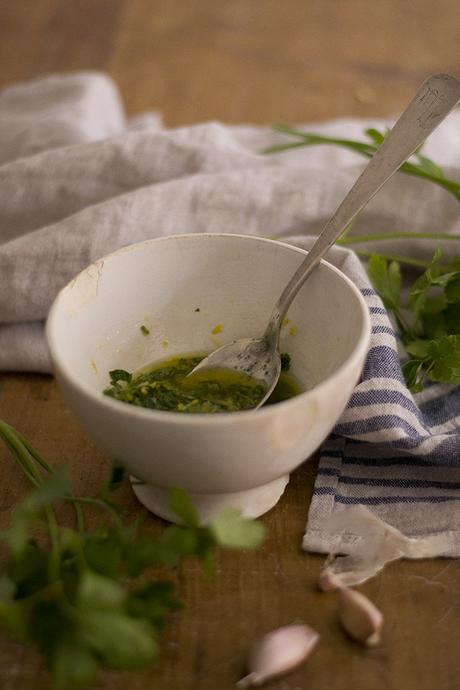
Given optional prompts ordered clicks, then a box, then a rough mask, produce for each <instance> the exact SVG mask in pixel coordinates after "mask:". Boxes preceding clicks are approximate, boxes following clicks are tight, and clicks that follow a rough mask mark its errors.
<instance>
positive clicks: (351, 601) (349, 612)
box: [339, 587, 383, 647]
mask: <svg viewBox="0 0 460 690" xmlns="http://www.w3.org/2000/svg"><path fill="white" fill-rule="evenodd" d="M339 620H340V623H341V624H342V627H343V628H344V629H345V630H346V632H347V633H348V634H349V635H350V637H352V638H353V639H354V640H357V641H358V642H362V643H363V644H365V645H366V646H368V647H374V646H376V645H378V644H379V643H380V633H381V630H382V626H383V615H382V613H381V611H379V609H378V608H377V607H376V606H375V605H374V604H373V603H372V601H370V600H369V599H368V598H367V597H365V596H364V594H361V592H357V591H356V590H354V589H348V588H347V587H345V588H343V589H340V591H339Z"/></svg>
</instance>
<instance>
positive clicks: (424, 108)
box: [189, 74, 460, 409]
mask: <svg viewBox="0 0 460 690" xmlns="http://www.w3.org/2000/svg"><path fill="white" fill-rule="evenodd" d="M459 100H460V81H459V80H458V79H456V78H455V77H452V76H450V75H449V74H436V75H433V76H431V77H429V78H428V79H427V80H426V81H425V82H423V84H422V86H421V87H420V88H419V90H418V91H417V93H416V95H415V97H414V98H413V100H412V101H411V102H410V103H409V105H408V106H407V108H406V109H405V110H404V112H403V113H402V115H401V116H400V117H399V119H398V121H397V122H396V124H395V125H394V127H393V128H392V130H391V132H390V133H389V134H388V135H387V137H386V138H385V140H384V141H383V142H382V144H381V145H380V147H379V149H378V150H377V151H376V153H375V154H374V156H373V157H372V158H371V160H370V161H369V163H368V165H367V167H366V168H365V169H364V171H363V172H362V173H361V175H360V176H359V178H358V179H357V180H356V182H355V184H354V185H353V187H352V188H351V189H350V191H349V192H348V194H347V195H346V197H345V198H344V200H343V201H342V203H341V204H340V206H339V207H338V209H337V211H336V212H335V213H334V215H333V216H332V218H331V219H330V220H329V221H328V223H327V224H326V225H325V227H324V229H323V231H322V232H321V234H320V235H319V237H318V239H317V240H316V242H315V244H314V245H313V247H312V248H311V249H310V251H309V252H308V256H307V257H306V258H305V259H304V260H303V261H302V263H301V264H300V266H299V268H298V269H297V270H296V272H295V273H294V275H293V276H292V278H291V280H290V281H289V283H288V284H287V285H286V287H285V288H284V290H283V292H282V294H281V296H280V298H279V299H278V301H277V303H276V304H275V307H274V309H273V312H272V315H271V316H270V320H269V322H268V326H267V329H266V331H265V333H264V334H263V335H262V336H261V337H258V338H242V339H240V340H234V341H233V342H231V343H228V344H227V345H224V346H223V347H220V348H218V349H217V350H215V351H214V352H212V353H211V354H210V355H208V357H206V358H205V359H203V360H202V361H201V362H200V363H199V364H198V366H196V367H195V368H194V369H193V371H191V372H190V374H189V376H193V375H194V373H195V372H197V371H202V370H203V369H213V370H215V369H231V370H234V371H236V372H239V373H245V374H248V375H249V376H251V377H253V378H255V379H259V380H261V381H262V382H263V383H264V384H265V386H266V389H265V395H264V397H263V398H262V399H261V400H260V402H259V403H258V405H257V406H256V408H257V407H260V406H261V405H262V404H263V403H264V402H265V401H266V400H267V398H268V397H269V396H270V394H271V393H272V391H273V389H274V387H275V386H276V383H277V381H278V378H279V375H280V371H281V361H280V354H279V352H278V341H279V335H280V329H281V324H282V322H283V319H284V317H285V315H286V312H287V310H288V309H289V307H290V305H291V302H292V300H293V299H294V297H295V296H296V295H297V293H298V292H299V290H300V288H301V287H302V285H303V284H304V283H305V281H306V279H307V278H308V276H309V275H310V274H311V272H312V271H313V269H314V268H315V267H316V266H317V265H318V264H319V262H320V261H321V259H322V257H323V256H324V255H325V254H326V252H327V251H328V250H329V249H330V247H331V246H332V244H333V243H334V242H335V241H336V240H337V239H338V238H339V237H340V235H341V234H342V232H343V230H344V229H345V228H346V226H347V225H348V224H349V223H350V222H351V221H352V220H353V218H354V217H355V216H356V214H357V213H359V211H361V209H362V208H363V207H364V206H365V205H366V204H367V202H368V201H370V199H372V197H373V196H374V194H376V192H378V190H379V189H380V188H381V187H382V185H383V184H384V183H385V182H386V181H387V180H388V179H389V178H390V177H391V176H392V175H393V174H394V173H395V172H396V171H397V170H398V168H399V167H400V166H401V165H402V164H403V163H404V162H405V161H406V160H407V159H408V158H409V157H410V156H411V155H412V154H413V153H414V151H415V150H416V149H417V148H418V147H419V146H420V145H421V144H423V142H424V141H425V139H426V138H427V137H428V136H429V135H430V134H431V132H432V131H433V130H434V129H436V127H437V126H438V125H439V124H440V123H441V122H442V121H443V120H444V118H445V117H446V115H448V113H449V112H450V111H451V110H452V109H453V108H454V107H455V105H456V104H457V103H458V101H459ZM256 408H254V409H256Z"/></svg>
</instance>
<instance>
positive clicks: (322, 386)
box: [45, 233, 371, 425]
mask: <svg viewBox="0 0 460 690" xmlns="http://www.w3.org/2000/svg"><path fill="white" fill-rule="evenodd" d="M219 238H225V239H228V238H235V239H239V240H241V239H242V240H244V241H249V242H251V241H254V242H256V243H258V242H263V243H267V244H277V245H279V246H282V247H284V248H286V249H288V250H289V251H293V252H296V253H298V254H303V255H307V254H308V251H307V250H305V249H302V248H301V247H296V246H295V245H292V244H289V243H288V242H282V241H280V240H274V239H269V238H266V237H260V236H258V235H243V234H237V233H182V234H177V235H165V236H162V237H154V238H150V239H147V240H142V241H141V242H134V243H132V244H129V245H125V246H123V247H121V248H120V249H117V250H115V251H113V252H111V253H110V254H106V255H104V256H102V257H100V258H99V259H96V260H95V261H93V262H92V263H91V264H89V265H88V266H86V267H85V268H84V269H83V270H81V271H80V272H79V273H78V274H77V275H75V276H74V277H73V278H72V279H71V280H69V281H68V282H67V283H66V285H64V287H62V288H61V290H59V292H58V294H57V295H56V297H55V299H54V301H53V303H52V305H51V308H50V310H49V313H48V317H47V319H46V325H45V334H46V341H47V344H48V348H49V351H50V355H51V360H52V364H53V369H54V372H55V373H56V372H57V373H58V375H60V376H61V377H62V378H63V379H65V380H67V381H69V382H70V384H71V385H72V386H73V387H74V388H76V389H77V390H78V391H79V392H80V393H81V394H82V395H83V396H84V397H88V398H90V399H91V400H93V401H94V402H96V403H98V404H100V405H101V406H103V407H107V408H108V409H112V410H113V411H114V412H118V413H123V414H125V415H127V416H128V417H137V418H141V419H142V418H144V419H151V420H152V421H156V422H159V421H162V422H164V423H168V422H172V423H175V424H177V423H180V424H192V425H197V424H199V423H201V424H214V425H216V424H224V425H225V424H229V423H230V424H231V423H232V420H233V421H238V422H245V421H247V422H248V423H250V422H252V421H253V419H254V414H255V413H257V418H259V419H261V418H262V416H263V417H266V416H270V415H274V414H276V410H277V409H279V408H280V406H282V408H283V409H285V410H287V408H288V407H289V406H294V405H296V404H298V402H299V401H300V399H301V400H305V399H306V398H308V397H309V396H312V395H313V394H314V395H318V394H321V393H322V392H323V391H325V390H327V389H328V388H329V387H330V386H334V384H335V381H336V379H337V378H340V376H341V375H342V373H343V372H344V371H345V370H347V369H349V368H352V367H353V365H354V364H355V363H356V360H358V361H359V360H360V359H361V358H362V356H363V354H364V352H365V351H367V349H368V346H369V342H370V336H371V321H370V316H369V310H368V307H367V304H366V302H365V300H364V297H363V295H362V294H361V292H360V290H359V289H358V288H357V287H356V285H355V284H354V283H353V282H352V281H351V280H350V278H348V276H346V275H345V274H344V273H343V272H342V271H341V270H340V269H339V268H337V267H336V266H334V265H333V264H331V263H329V262H328V261H325V260H324V259H322V260H321V264H324V265H325V266H326V267H327V268H328V270H330V271H332V272H333V273H336V274H337V275H338V276H339V277H340V278H341V280H342V281H343V282H344V283H345V285H347V287H348V288H349V289H350V290H351V292H353V293H354V295H355V297H356V298H357V301H358V304H359V306H360V310H361V316H362V327H361V331H360V333H359V337H358V341H357V344H356V346H355V348H354V349H353V351H352V352H351V353H350V355H349V356H348V357H347V358H346V359H345V361H344V362H342V364H341V365H340V366H339V367H338V368H337V369H336V370H335V371H334V372H333V373H332V374H330V375H329V376H327V377H326V378H325V379H324V380H322V381H321V382H320V383H318V384H317V385H315V386H313V388H310V389H308V390H306V391H304V392H303V393H300V394H299V395H296V396H294V397H293V398H289V399H288V400H283V401H281V402H279V403H276V405H268V406H266V407H261V408H259V409H257V410H254V409H250V410H240V411H237V412H220V413H219V414H209V413H204V412H202V413H195V414H180V413H178V412H172V411H168V410H152V409H150V408H144V407H138V406H137V405H129V404H127V403H125V402H123V401H121V400H116V399H115V398H111V397H110V396H107V395H104V394H103V391H100V392H97V391H95V390H93V389H92V388H90V387H89V386H87V385H86V384H85V383H82V381H81V380H80V379H78V378H76V377H74V376H73V373H72V369H71V368H70V367H69V366H67V365H66V364H65V362H64V360H63V358H62V356H61V354H60V352H59V347H58V346H57V345H56V340H55V333H54V322H55V317H56V314H57V312H58V309H59V304H60V301H61V299H62V297H63V294H64V293H65V292H66V290H68V289H69V287H70V286H71V285H72V284H75V281H76V280H77V279H78V278H79V277H80V276H81V275H83V274H84V273H86V272H87V271H89V270H90V269H92V268H93V267H98V266H99V265H100V264H101V263H106V262H107V261H109V260H111V259H113V258H115V257H117V256H119V255H120V254H123V253H125V252H128V251H133V250H135V251H137V250H139V249H140V248H142V247H144V246H145V245H151V244H157V243H160V242H168V241H169V242H171V241H176V240H191V241H193V240H195V241H196V240H203V239H206V240H217V239H219ZM363 351H364V352H363Z"/></svg>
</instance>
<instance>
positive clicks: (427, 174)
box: [262, 124, 460, 201]
mask: <svg viewBox="0 0 460 690" xmlns="http://www.w3.org/2000/svg"><path fill="white" fill-rule="evenodd" d="M274 129H275V131H277V132H280V133H281V134H286V135H288V136H291V137H294V138H295V139H296V140H297V141H294V142H292V141H291V142H288V143H286V144H277V145H275V146H270V147H269V148H267V149H264V150H263V151H262V153H263V154H273V153H283V152H284V151H289V150H290V149H296V148H301V147H302V146H315V145H319V144H326V145H332V146H341V147H342V148H346V149H349V150H351V151H354V152H355V153H358V154H360V155H362V156H365V157H366V158H372V156H373V155H374V154H375V152H376V151H377V149H378V148H379V146H380V143H381V141H383V138H384V136H385V135H383V134H381V133H379V132H377V131H376V130H368V131H367V134H368V135H370V133H371V132H373V133H374V134H373V136H372V137H371V138H372V139H373V141H371V142H365V141H354V140H352V139H341V138H337V137H328V136H322V135H320V134H313V133H311V132H300V131H299V130H297V129H295V128H294V127H290V126H289V125H286V124H279V125H275V127H274ZM375 135H378V138H379V140H378V142H377V141H376V139H375ZM416 156H417V158H418V163H411V162H410V161H406V162H405V163H403V164H402V165H401V167H400V168H399V170H400V171H401V172H404V173H406V174H408V175H414V176H415V177H421V178H423V179H425V180H429V181H430V182H433V183H434V184H437V185H438V186H439V187H442V188H443V189H445V190H446V191H447V192H450V193H451V194H453V196H454V197H455V198H456V199H457V200H459V201H460V183H458V182H456V181H455V180H449V179H447V178H446V177H444V175H443V174H442V171H441V170H440V169H439V168H438V166H437V165H436V164H434V163H433V162H432V161H429V160H428V159H425V157H424V156H421V155H420V153H419V154H418V155H417V154H416Z"/></svg>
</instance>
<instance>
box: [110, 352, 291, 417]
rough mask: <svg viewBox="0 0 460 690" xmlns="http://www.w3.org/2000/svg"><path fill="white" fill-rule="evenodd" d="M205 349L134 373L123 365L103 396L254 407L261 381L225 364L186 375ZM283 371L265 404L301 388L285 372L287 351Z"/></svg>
mask: <svg viewBox="0 0 460 690" xmlns="http://www.w3.org/2000/svg"><path fill="white" fill-rule="evenodd" d="M206 355H207V353H200V354H184V355H181V356H179V357H173V358H170V359H167V360H163V361H161V362H157V363H156V364H154V365H152V366H150V367H149V368H148V369H144V370H143V371H140V372H139V373H137V374H131V373H129V372H127V371H125V370H124V369H115V370H114V371H111V372H110V380H111V385H110V386H109V387H108V388H106V389H105V391H104V393H105V395H109V396H111V397H112V398H116V399H117V400H121V401H123V402H127V403H129V404H131V405H138V406H140V407H147V408H150V409H153V410H168V411H170V412H186V413H189V414H197V413H200V414H201V413H216V412H239V411H241V410H249V409H251V408H254V407H256V405H257V403H258V402H259V400H260V399H261V398H262V397H263V394H264V391H265V386H264V384H263V383H262V382H260V381H258V380H256V379H253V378H251V377H250V376H247V375H245V374H240V373H237V372H233V371H230V370H228V369H222V370H215V371H213V370H210V371H206V370H205V371H200V372H197V373H196V374H194V375H193V376H191V377H190V378H188V379H187V378H186V377H187V374H189V373H190V372H191V371H192V369H194V367H196V365H197V364H198V363H199V362H201V360H202V359H203V358H204V357H206ZM282 362H283V370H282V372H281V376H280V379H279V381H278V384H277V386H276V388H275V390H274V391H273V393H272V395H271V396H270V398H269V399H268V401H267V402H266V403H265V404H266V405H270V404H272V403H276V402H281V401H282V400H287V399H288V398H292V397H293V396H295V395H298V394H299V393H302V392H303V389H302V388H301V386H300V384H299V383H298V381H297V380H296V379H295V377H294V376H293V375H292V374H290V373H289V371H288V370H289V367H290V358H289V355H283V357H282Z"/></svg>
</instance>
